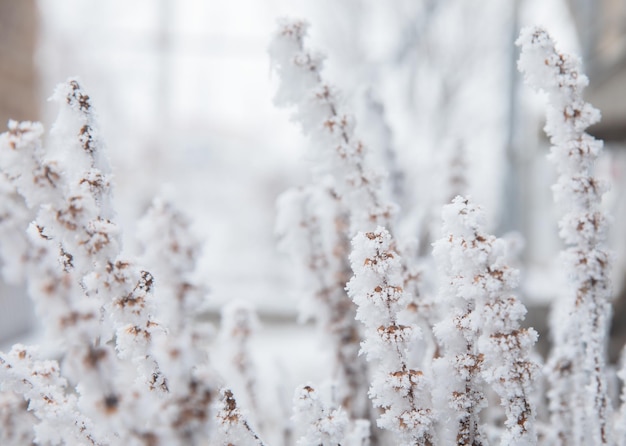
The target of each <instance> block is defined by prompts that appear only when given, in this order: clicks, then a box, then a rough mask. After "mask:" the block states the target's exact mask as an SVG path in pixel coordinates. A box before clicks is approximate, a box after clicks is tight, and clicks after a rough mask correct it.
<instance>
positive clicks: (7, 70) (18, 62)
mask: <svg viewBox="0 0 626 446" xmlns="http://www.w3.org/2000/svg"><path fill="white" fill-rule="evenodd" d="M37 24H38V20H37V5H36V2H35V0H0V131H5V130H6V128H7V127H6V125H7V121H8V120H9V119H15V120H37V119H38V117H39V113H38V107H37V104H38V101H37V84H38V77H37V70H36V67H35V57H34V55H35V48H36V44H37Z"/></svg>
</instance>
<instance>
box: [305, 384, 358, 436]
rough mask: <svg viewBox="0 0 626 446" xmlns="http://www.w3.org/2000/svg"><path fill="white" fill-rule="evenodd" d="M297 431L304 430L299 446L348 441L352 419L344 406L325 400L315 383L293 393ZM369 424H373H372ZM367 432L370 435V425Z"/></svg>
mask: <svg viewBox="0 0 626 446" xmlns="http://www.w3.org/2000/svg"><path fill="white" fill-rule="evenodd" d="M293 413H294V415H293V420H294V423H295V429H296V432H300V431H302V432H303V434H302V436H301V437H300V438H299V439H298V441H297V443H296V444H297V445H298V446H338V445H342V444H346V441H345V438H346V436H347V435H348V430H349V420H348V415H347V413H346V412H345V411H344V410H343V409H342V408H341V407H339V408H334V407H332V406H329V405H327V404H325V403H324V402H323V401H322V398H321V396H320V394H319V392H317V391H316V390H315V389H314V388H313V387H312V386H311V385H309V384H307V385H304V386H300V387H298V388H297V389H296V391H295V394H294V397H293ZM368 427H369V426H368ZM367 434H368V435H369V429H368V432H367Z"/></svg>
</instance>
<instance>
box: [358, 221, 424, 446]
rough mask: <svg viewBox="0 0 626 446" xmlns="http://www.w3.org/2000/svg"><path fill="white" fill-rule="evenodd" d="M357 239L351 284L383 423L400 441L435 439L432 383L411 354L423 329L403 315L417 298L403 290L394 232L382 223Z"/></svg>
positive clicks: (372, 394) (413, 442) (373, 392)
mask: <svg viewBox="0 0 626 446" xmlns="http://www.w3.org/2000/svg"><path fill="white" fill-rule="evenodd" d="M352 243H353V251H352V254H351V255H350V262H351V264H352V269H353V270H354V276H353V277H352V279H351V280H350V282H349V283H348V286H347V289H348V293H349V295H350V297H351V298H352V299H353V300H354V302H355V303H356V304H357V306H358V310H357V319H358V320H360V321H361V322H362V323H363V324H364V325H365V329H366V330H365V336H366V338H365V340H364V342H363V343H362V351H363V352H364V353H365V354H366V355H367V359H368V361H370V362H371V363H373V364H374V376H373V378H372V386H371V388H370V397H371V398H372V400H373V402H374V405H375V406H376V407H379V408H381V409H382V414H381V416H380V418H379V419H378V426H379V427H381V428H384V429H387V430H389V431H391V432H393V433H395V434H396V435H397V439H398V440H399V442H400V443H399V444H406V445H409V444H410V445H430V444H434V441H435V438H436V436H435V431H434V426H435V414H434V412H433V410H432V404H431V399H430V392H431V382H430V380H429V378H428V377H427V376H426V375H425V374H424V373H423V371H422V370H418V369H416V368H413V367H412V366H411V363H410V360H409V357H408V354H409V351H410V348H411V345H412V344H413V342H414V340H415V339H416V338H418V337H420V336H421V333H420V332H419V330H418V329H417V327H415V326H413V325H404V324H403V323H402V321H400V320H399V317H398V315H399V313H400V312H401V311H402V310H403V309H404V308H406V306H407V305H408V304H409V303H410V301H411V299H410V296H409V295H408V294H407V293H405V291H404V289H403V285H404V280H403V277H402V267H401V260H400V258H399V255H398V254H397V253H396V251H395V249H394V246H393V240H392V237H391V235H390V234H389V232H388V231H387V230H386V229H384V228H382V227H379V228H377V229H376V230H375V231H372V232H361V233H359V234H358V235H357V236H356V237H355V238H354V240H353V242H352Z"/></svg>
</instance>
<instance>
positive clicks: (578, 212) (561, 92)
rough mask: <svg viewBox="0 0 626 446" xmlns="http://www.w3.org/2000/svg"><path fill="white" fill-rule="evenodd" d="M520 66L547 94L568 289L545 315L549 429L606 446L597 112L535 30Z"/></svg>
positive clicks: (567, 438)
mask: <svg viewBox="0 0 626 446" xmlns="http://www.w3.org/2000/svg"><path fill="white" fill-rule="evenodd" d="M517 44H518V45H520V46H521V47H522V53H521V56H520V60H519V68H520V70H521V71H522V72H524V74H525V77H526V81H527V83H528V84H530V85H531V86H533V87H535V88H537V89H542V90H544V91H545V92H546V93H547V94H548V101H549V106H548V110H547V122H546V127H545V130H546V133H547V134H548V136H549V137H550V142H551V143H552V148H551V152H550V159H551V161H552V162H553V163H554V165H555V167H556V170H557V173H558V175H559V177H558V180H557V183H556V184H555V185H554V187H553V190H554V197H555V201H556V203H557V204H558V205H559V206H560V207H561V209H562V210H563V217H562V218H561V220H560V222H559V229H560V231H559V235H560V236H561V238H562V239H563V241H564V242H565V244H566V246H567V247H566V248H565V249H564V251H563V252H562V261H563V265H564V268H565V271H566V273H567V279H568V282H569V287H568V289H567V292H566V293H564V294H563V295H562V296H560V297H559V298H558V299H557V301H556V303H555V306H554V309H553V315H552V319H553V320H552V337H553V343H554V348H553V351H552V354H551V358H550V361H549V364H548V369H549V370H548V378H549V380H550V382H551V385H552V389H551V391H550V409H551V413H552V424H553V426H554V427H555V429H556V436H557V438H558V441H559V442H560V444H567V445H578V444H584V445H601V444H611V428H610V426H609V420H610V418H611V403H610V400H609V396H608V388H607V379H606V367H605V366H606V342H607V339H608V324H609V321H610V314H611V304H610V300H611V290H610V283H609V271H610V255H609V254H608V252H607V251H606V249H605V248H604V240H605V237H606V235H605V233H606V229H607V223H608V219H607V216H606V215H605V213H604V212H603V211H602V210H601V207H600V203H601V200H602V195H603V193H604V192H605V191H606V189H607V185H606V184H604V183H603V182H601V181H599V180H598V179H597V178H596V177H594V175H593V170H592V169H593V165H594V162H595V160H596V158H597V157H598V154H599V153H600V151H601V149H602V142H601V141H597V140H596V139H594V138H593V137H592V136H590V135H588V134H587V133H585V129H586V128H587V127H589V126H590V125H592V124H594V123H596V122H598V121H599V119H600V113H599V111H598V110H596V109H595V108H593V107H592V106H591V105H590V104H588V103H586V102H585V101H584V100H583V95H582V93H583V89H584V88H585V87H586V86H587V84H588V82H589V81H588V79H587V77H586V76H585V75H584V74H583V73H582V71H581V62H580V59H578V58H576V57H574V56H570V55H568V54H563V53H561V52H559V51H558V50H557V49H556V47H555V43H554V41H553V40H552V38H551V37H550V36H549V35H548V33H547V32H546V31H545V30H543V29H541V28H527V29H524V30H523V31H522V33H521V35H520V38H519V40H518V41H517Z"/></svg>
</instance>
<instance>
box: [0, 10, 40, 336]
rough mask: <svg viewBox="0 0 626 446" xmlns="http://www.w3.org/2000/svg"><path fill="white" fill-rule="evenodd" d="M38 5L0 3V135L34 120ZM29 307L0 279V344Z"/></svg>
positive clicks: (27, 317) (18, 327)
mask: <svg viewBox="0 0 626 446" xmlns="http://www.w3.org/2000/svg"><path fill="white" fill-rule="evenodd" d="M37 15H38V12H37V5H36V2H35V1H34V0H0V132H4V131H5V130H6V129H7V122H8V120H9V119H15V120H30V121H32V120H37V119H39V110H38V99H37V97H38V94H37V85H38V82H39V80H38V76H37V69H36V66H35V50H36V46H37V28H38V20H37ZM31 307H32V305H31V302H30V299H29V298H28V297H27V295H26V292H25V290H24V288H23V287H14V286H9V285H7V284H5V283H3V282H2V280H1V279H0V343H3V344H4V343H6V342H10V341H11V340H12V339H15V337H16V336H19V335H20V334H22V333H24V332H26V331H28V330H29V329H30V327H31V326H32V319H33V318H32V313H33V311H32V308H31Z"/></svg>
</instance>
